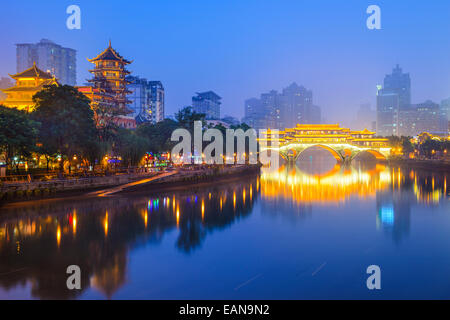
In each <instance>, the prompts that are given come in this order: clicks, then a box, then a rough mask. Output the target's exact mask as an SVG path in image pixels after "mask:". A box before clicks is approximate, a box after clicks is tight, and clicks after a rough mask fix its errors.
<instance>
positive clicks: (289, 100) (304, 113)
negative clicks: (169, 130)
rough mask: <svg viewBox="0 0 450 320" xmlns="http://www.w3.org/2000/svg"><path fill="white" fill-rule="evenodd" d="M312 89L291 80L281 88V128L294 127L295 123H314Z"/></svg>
mask: <svg viewBox="0 0 450 320" xmlns="http://www.w3.org/2000/svg"><path fill="white" fill-rule="evenodd" d="M312 95H313V94H312V91H311V90H307V89H306V88H305V87H303V86H299V85H298V84H297V83H295V82H293V83H292V84H291V85H289V86H288V87H286V88H284V89H283V93H282V95H281V97H280V102H281V108H280V110H281V119H282V124H281V126H280V129H281V128H283V129H284V128H291V127H295V126H296V125H297V123H300V124H306V123H314V121H313V119H311V115H312V106H313V104H312Z"/></svg>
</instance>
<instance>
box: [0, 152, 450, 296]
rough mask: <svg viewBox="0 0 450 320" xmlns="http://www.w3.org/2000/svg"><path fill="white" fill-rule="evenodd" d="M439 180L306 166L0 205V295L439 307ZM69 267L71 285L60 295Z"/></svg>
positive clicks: (449, 259)
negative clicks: (165, 187) (375, 283)
mask: <svg viewBox="0 0 450 320" xmlns="http://www.w3.org/2000/svg"><path fill="white" fill-rule="evenodd" d="M449 178H450V176H449V174H448V173H447V174H445V173H443V172H432V171H423V170H413V169H405V168H399V167H388V166H386V165H383V164H380V163H378V164H377V163H371V162H369V163H366V162H359V163H358V162H355V164H354V165H353V166H351V167H341V166H339V165H337V164H335V163H333V162H326V161H325V162H323V163H322V162H320V163H318V162H315V161H314V162H313V161H311V159H307V158H306V159H303V160H302V161H300V162H298V163H297V165H296V166H294V167H289V168H288V167H282V168H280V169H279V170H271V169H267V168H263V170H262V172H261V175H259V176H253V177H242V178H240V179H238V180H233V181H227V182H218V183H216V184H213V185H203V186H197V187H192V186H190V187H188V188H181V189H177V190H172V191H160V192H159V193H151V194H142V193H139V194H126V195H115V196H111V197H101V198H100V197H99V198H76V199H67V198H66V199H59V200H46V201H34V202H29V203H24V204H21V205H20V206H17V205H16V206H6V207H3V208H0V299H49V298H50V299H52V298H56V299H410V298H411V299H416V298H425V299H431V298H433V299H449V298H450V275H449V272H450V271H449V270H450V201H449V200H450V197H449V187H448V183H449V182H450V181H449ZM69 265H78V266H79V267H80V269H81V290H68V289H67V286H66V279H67V277H68V274H66V268H67V267H68V266H69ZM370 265H377V266H379V267H380V270H381V289H380V290H368V288H367V286H366V280H367V278H368V277H369V275H368V274H367V272H366V269H367V267H368V266H370Z"/></svg>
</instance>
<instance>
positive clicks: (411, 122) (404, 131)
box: [398, 100, 442, 137]
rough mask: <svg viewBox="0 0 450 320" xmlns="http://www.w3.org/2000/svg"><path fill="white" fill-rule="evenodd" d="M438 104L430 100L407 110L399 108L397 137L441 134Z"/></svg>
mask: <svg viewBox="0 0 450 320" xmlns="http://www.w3.org/2000/svg"><path fill="white" fill-rule="evenodd" d="M439 111H440V108H439V104H437V103H434V102H432V101H430V100H428V101H425V102H423V103H419V104H416V105H412V106H410V107H409V108H400V111H399V132H398V135H399V136H409V137H412V136H416V135H418V134H420V133H422V132H432V133H438V132H442V130H441V127H440V112H439Z"/></svg>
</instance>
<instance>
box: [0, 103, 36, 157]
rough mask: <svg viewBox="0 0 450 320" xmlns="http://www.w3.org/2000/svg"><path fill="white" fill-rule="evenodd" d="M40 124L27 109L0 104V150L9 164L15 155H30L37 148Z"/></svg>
mask: <svg viewBox="0 0 450 320" xmlns="http://www.w3.org/2000/svg"><path fill="white" fill-rule="evenodd" d="M39 126H40V123H38V122H36V121H33V120H31V119H30V118H29V116H28V115H27V113H26V112H25V111H20V110H17V109H11V108H7V107H5V106H2V105H0V151H1V152H3V153H4V154H5V161H6V164H7V165H10V164H11V162H12V160H13V159H14V158H15V157H17V158H18V159H20V158H21V157H28V156H30V155H31V152H33V151H35V150H36V142H37V135H38V129H39Z"/></svg>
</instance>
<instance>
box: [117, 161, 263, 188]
mask: <svg viewBox="0 0 450 320" xmlns="http://www.w3.org/2000/svg"><path fill="white" fill-rule="evenodd" d="M260 169H261V166H260V165H256V164H255V165H238V166H229V167H227V166H224V167H215V168H208V169H202V170H192V171H179V172H178V173H177V174H176V175H171V176H166V177H163V178H161V179H158V180H157V181H151V182H149V183H144V184H137V185H133V186H130V187H129V188H125V189H123V190H121V191H120V193H129V192H140V191H154V190H161V189H167V188H182V187H185V186H188V185H198V184H207V183H211V182H219V181H225V180H229V179H235V178H237V177H243V176H247V175H253V174H258V173H259V172H260Z"/></svg>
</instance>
